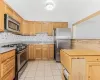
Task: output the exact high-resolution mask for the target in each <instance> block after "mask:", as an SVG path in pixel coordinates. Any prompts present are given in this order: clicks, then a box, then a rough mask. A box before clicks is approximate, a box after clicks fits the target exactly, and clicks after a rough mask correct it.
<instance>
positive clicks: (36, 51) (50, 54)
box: [28, 44, 54, 60]
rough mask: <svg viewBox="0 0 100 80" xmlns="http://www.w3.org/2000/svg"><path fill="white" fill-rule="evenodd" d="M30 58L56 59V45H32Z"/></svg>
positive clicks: (29, 49) (30, 46) (29, 52)
mask: <svg viewBox="0 0 100 80" xmlns="http://www.w3.org/2000/svg"><path fill="white" fill-rule="evenodd" d="M28 58H29V60H34V59H43V60H48V59H54V45H53V44H43V45H38V44H30V45H29V46H28Z"/></svg>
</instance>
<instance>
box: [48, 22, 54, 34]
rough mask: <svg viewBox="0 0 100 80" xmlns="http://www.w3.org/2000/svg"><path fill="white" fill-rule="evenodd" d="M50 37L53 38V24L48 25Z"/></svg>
mask: <svg viewBox="0 0 100 80" xmlns="http://www.w3.org/2000/svg"><path fill="white" fill-rule="evenodd" d="M48 35H49V36H52V35H53V23H52V22H51V23H49V24H48Z"/></svg>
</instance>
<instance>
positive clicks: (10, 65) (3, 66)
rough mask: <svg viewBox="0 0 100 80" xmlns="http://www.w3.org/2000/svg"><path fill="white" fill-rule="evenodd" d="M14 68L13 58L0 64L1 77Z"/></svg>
mask: <svg viewBox="0 0 100 80" xmlns="http://www.w3.org/2000/svg"><path fill="white" fill-rule="evenodd" d="M14 66H15V57H11V58H9V59H7V60H6V61H4V62H3V63H1V77H3V76H4V75H5V74H7V73H8V72H9V71H10V70H11V69H12V68H13V67H14Z"/></svg>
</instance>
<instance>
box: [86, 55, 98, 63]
mask: <svg viewBox="0 0 100 80" xmlns="http://www.w3.org/2000/svg"><path fill="white" fill-rule="evenodd" d="M86 60H87V61H88V62H95V61H100V56H87V57H86Z"/></svg>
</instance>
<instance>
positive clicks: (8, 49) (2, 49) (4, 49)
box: [0, 47, 15, 54]
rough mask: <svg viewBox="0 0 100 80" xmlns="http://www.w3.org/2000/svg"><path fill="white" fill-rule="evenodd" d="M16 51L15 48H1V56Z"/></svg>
mask: <svg viewBox="0 0 100 80" xmlns="http://www.w3.org/2000/svg"><path fill="white" fill-rule="evenodd" d="M14 49H15V47H13V48H2V47H0V54H2V53H5V52H8V51H11V50H14Z"/></svg>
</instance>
